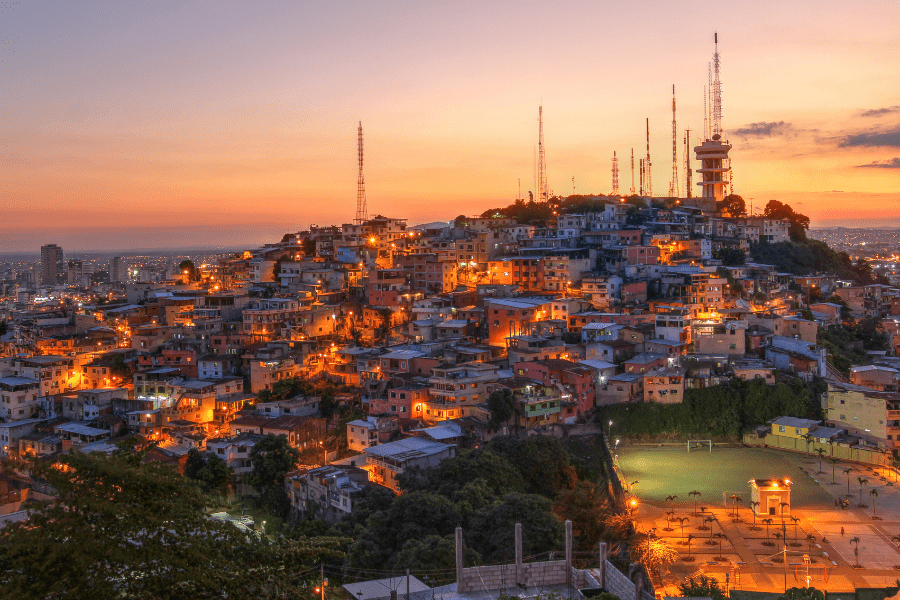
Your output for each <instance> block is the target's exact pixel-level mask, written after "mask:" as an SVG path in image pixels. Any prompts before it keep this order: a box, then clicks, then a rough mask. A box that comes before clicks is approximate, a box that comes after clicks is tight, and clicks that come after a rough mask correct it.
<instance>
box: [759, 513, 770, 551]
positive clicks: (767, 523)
mask: <svg viewBox="0 0 900 600" xmlns="http://www.w3.org/2000/svg"><path fill="white" fill-rule="evenodd" d="M760 523H763V524H765V526H766V541H765V542H763V546H771V545H772V542H770V541H769V525H771V524H772V519H761V520H760Z"/></svg>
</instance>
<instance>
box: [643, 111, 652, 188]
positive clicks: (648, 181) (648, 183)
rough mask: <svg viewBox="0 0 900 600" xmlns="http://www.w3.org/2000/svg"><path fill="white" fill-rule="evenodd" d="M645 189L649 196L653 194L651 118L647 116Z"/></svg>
mask: <svg viewBox="0 0 900 600" xmlns="http://www.w3.org/2000/svg"><path fill="white" fill-rule="evenodd" d="M644 170H645V171H646V172H645V173H644V188H646V189H645V190H644V191H645V192H647V196H653V180H652V179H650V118H649V117H647V159H646V162H645V163H644Z"/></svg>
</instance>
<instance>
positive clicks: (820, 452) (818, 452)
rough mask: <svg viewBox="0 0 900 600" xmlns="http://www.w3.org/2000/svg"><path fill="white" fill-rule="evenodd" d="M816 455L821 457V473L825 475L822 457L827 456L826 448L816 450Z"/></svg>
mask: <svg viewBox="0 0 900 600" xmlns="http://www.w3.org/2000/svg"><path fill="white" fill-rule="evenodd" d="M816 454H818V455H819V473H824V471H823V470H822V457H823V456H825V448H816Z"/></svg>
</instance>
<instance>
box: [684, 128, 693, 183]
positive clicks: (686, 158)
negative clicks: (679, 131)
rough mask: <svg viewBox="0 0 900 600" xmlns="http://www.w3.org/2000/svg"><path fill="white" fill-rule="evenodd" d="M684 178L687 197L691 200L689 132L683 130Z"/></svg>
mask: <svg viewBox="0 0 900 600" xmlns="http://www.w3.org/2000/svg"><path fill="white" fill-rule="evenodd" d="M684 177H685V179H687V196H685V197H686V198H691V197H692V196H691V130H690V129H685V130H684Z"/></svg>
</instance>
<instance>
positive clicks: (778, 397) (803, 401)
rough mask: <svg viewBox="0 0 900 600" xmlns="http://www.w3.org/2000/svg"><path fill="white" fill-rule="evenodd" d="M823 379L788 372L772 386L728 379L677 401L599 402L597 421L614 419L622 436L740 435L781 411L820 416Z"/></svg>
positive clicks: (792, 414) (782, 414) (710, 436)
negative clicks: (806, 378) (809, 380)
mask: <svg viewBox="0 0 900 600" xmlns="http://www.w3.org/2000/svg"><path fill="white" fill-rule="evenodd" d="M822 391H824V390H823V388H822V383H821V382H818V381H817V382H814V383H812V384H807V383H806V382H804V381H803V380H801V379H795V378H790V379H786V380H785V381H781V382H778V383H777V384H776V385H774V386H770V385H766V383H765V382H764V381H763V380H761V379H755V380H753V381H749V382H748V381H744V380H741V379H732V380H731V381H729V382H727V383H722V384H719V385H716V386H713V387H708V388H703V389H694V390H685V395H684V402H681V403H680V404H657V403H653V402H644V403H636V404H618V405H612V406H607V407H603V408H602V409H601V411H600V413H599V415H598V416H597V422H598V423H606V422H608V421H613V423H615V435H619V436H622V437H632V438H640V437H658V436H674V437H679V438H684V437H685V436H690V437H703V438H716V439H722V438H730V439H734V438H738V437H739V436H740V435H741V433H742V432H743V431H745V430H747V429H749V428H752V427H754V426H756V425H761V424H763V423H766V422H767V421H769V420H770V419H774V418H776V417H781V416H791V417H819V411H820V410H821V409H820V406H819V404H818V402H816V401H815V399H816V395H817V394H818V393H821V392H822Z"/></svg>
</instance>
